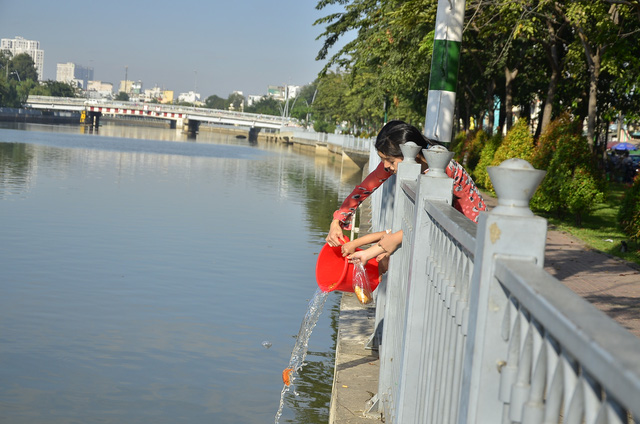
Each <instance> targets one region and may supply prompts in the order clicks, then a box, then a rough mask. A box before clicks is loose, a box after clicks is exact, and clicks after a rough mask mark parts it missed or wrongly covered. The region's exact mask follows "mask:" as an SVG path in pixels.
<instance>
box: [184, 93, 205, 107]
mask: <svg viewBox="0 0 640 424" xmlns="http://www.w3.org/2000/svg"><path fill="white" fill-rule="evenodd" d="M178 102H179V103H180V102H185V103H193V104H195V105H200V104H202V102H200V93H196V92H195V91H189V92H188V93H180V94H178Z"/></svg>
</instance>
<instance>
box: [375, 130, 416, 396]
mask: <svg viewBox="0 0 640 424" xmlns="http://www.w3.org/2000/svg"><path fill="white" fill-rule="evenodd" d="M400 148H401V150H402V153H403V157H404V160H403V161H402V162H401V163H400V164H399V165H398V172H397V173H396V179H395V188H394V193H393V194H394V199H393V205H394V206H393V218H392V220H391V226H390V228H386V229H390V230H391V231H393V232H396V231H399V230H401V229H402V220H403V218H405V217H406V214H407V211H406V204H405V202H403V201H402V200H401V198H402V196H404V193H403V190H402V184H403V183H404V182H406V181H416V180H417V179H418V177H419V175H420V172H421V165H420V164H419V163H417V162H416V160H415V158H416V156H417V154H418V152H419V151H420V146H418V145H417V144H415V143H413V142H408V143H405V144H403V145H401V146H400ZM411 215H413V214H411ZM382 230H385V229H382ZM402 251H403V247H400V248H399V249H398V250H397V251H396V252H395V253H394V255H393V258H392V259H391V260H390V264H389V270H388V271H387V273H386V274H385V275H383V278H382V284H381V286H382V288H383V290H384V291H381V292H379V293H378V295H377V297H376V308H377V309H376V322H380V323H382V328H381V336H380V339H381V346H380V347H379V356H380V376H379V380H378V400H383V399H386V396H388V391H389V387H391V386H392V384H393V383H392V382H393V381H394V379H395V378H397V375H395V371H394V369H395V368H396V367H395V365H396V364H397V361H398V360H399V359H396V363H395V364H394V363H393V361H394V357H395V355H396V351H397V350H398V349H399V346H397V345H394V342H393V340H397V339H398V337H401V335H398V331H401V328H399V327H398V323H397V322H396V323H394V322H389V318H390V317H391V321H393V320H394V318H393V317H396V316H397V315H398V314H399V313H400V310H399V308H400V307H401V305H399V302H401V303H404V299H399V297H401V292H402V290H401V288H400V287H398V285H399V284H398V283H399V281H400V279H401V278H402V269H401V266H400V265H401V262H402V261H401V260H400V256H401V255H402ZM378 291H380V286H378ZM387 324H389V325H387ZM379 331H380V330H379ZM378 407H379V405H378Z"/></svg>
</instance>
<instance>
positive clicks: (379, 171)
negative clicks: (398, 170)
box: [327, 162, 393, 242]
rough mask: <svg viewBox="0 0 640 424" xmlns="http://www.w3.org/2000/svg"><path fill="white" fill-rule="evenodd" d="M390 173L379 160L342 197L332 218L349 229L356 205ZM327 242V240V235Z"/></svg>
mask: <svg viewBox="0 0 640 424" xmlns="http://www.w3.org/2000/svg"><path fill="white" fill-rule="evenodd" d="M391 175H393V174H392V173H390V172H388V171H386V170H385V169H384V163H382V162H380V165H378V166H377V167H376V169H374V170H373V171H371V173H370V174H369V175H367V177H366V178H365V179H364V180H363V181H362V182H361V183H360V184H358V185H357V186H356V187H355V189H354V190H353V191H352V192H351V194H350V195H348V196H347V197H346V198H345V199H344V202H342V205H341V206H340V209H338V210H337V211H335V212H334V214H333V219H334V220H338V221H339V223H340V227H342V228H343V229H345V230H350V229H351V220H352V219H353V214H354V213H355V211H356V209H357V208H358V206H360V204H361V203H362V202H364V200H365V199H366V198H367V197H369V196H370V195H371V193H373V192H374V191H375V190H376V189H377V188H378V187H380V185H382V183H384V182H385V181H386V180H387V179H388V178H389V177H390V176H391ZM332 241H334V240H332ZM327 242H329V240H328V237H327Z"/></svg>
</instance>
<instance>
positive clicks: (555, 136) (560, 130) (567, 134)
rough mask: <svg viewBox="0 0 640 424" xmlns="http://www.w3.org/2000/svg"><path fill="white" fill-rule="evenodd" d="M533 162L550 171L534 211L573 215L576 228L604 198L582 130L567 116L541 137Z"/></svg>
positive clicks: (535, 196)
mask: <svg viewBox="0 0 640 424" xmlns="http://www.w3.org/2000/svg"><path fill="white" fill-rule="evenodd" d="M531 162H532V163H533V164H535V165H537V167H538V168H540V169H544V170H546V171H547V175H546V176H545V178H544V180H543V181H542V184H541V185H540V187H539V188H538V190H537V191H536V193H535V194H534V196H533V199H532V201H531V205H532V207H533V208H534V209H537V210H541V211H546V212H552V213H555V214H556V215H558V216H563V215H565V214H566V213H571V214H573V216H574V219H575V222H576V224H577V225H580V224H581V223H582V216H583V215H584V214H587V213H589V211H591V210H592V209H593V207H594V206H595V204H596V203H598V202H602V201H603V199H604V193H603V186H604V180H603V177H602V174H601V173H600V172H599V171H598V169H597V166H596V163H595V161H594V158H593V155H592V154H591V150H590V148H589V143H588V141H587V138H586V137H585V136H582V135H581V134H580V128H579V127H578V126H577V125H576V124H575V123H574V122H572V121H571V120H569V119H568V118H566V117H562V118H560V119H559V120H558V121H553V122H552V123H551V124H550V125H549V126H548V128H547V129H546V130H545V133H543V134H542V135H541V137H540V142H539V143H538V145H537V146H536V151H535V152H534V153H533V156H532V159H531Z"/></svg>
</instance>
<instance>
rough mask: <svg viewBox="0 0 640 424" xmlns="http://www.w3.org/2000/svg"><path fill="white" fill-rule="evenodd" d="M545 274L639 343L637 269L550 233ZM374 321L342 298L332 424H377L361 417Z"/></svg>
mask: <svg viewBox="0 0 640 424" xmlns="http://www.w3.org/2000/svg"><path fill="white" fill-rule="evenodd" d="M487 203H488V204H489V203H490V201H487ZM491 203H493V202H491ZM544 269H545V270H546V271H547V272H548V273H549V274H551V275H553V276H554V277H555V278H557V279H558V280H560V281H561V282H562V283H563V284H565V285H566V286H567V287H569V288H570V289H572V290H573V291H574V292H575V293H577V294H579V295H580V296H582V297H583V298H585V299H586V300H587V301H589V302H590V303H592V304H593V305H594V306H595V307H597V308H598V309H600V310H601V311H603V312H604V313H606V314H607V315H609V316H610V317H611V318H613V319H614V320H616V321H617V322H618V323H619V324H620V325H621V326H623V327H624V328H626V329H628V330H629V331H630V332H631V333H633V334H635V335H636V336H639V337H640V266H637V265H635V264H633V263H629V262H626V261H623V260H621V259H618V258H614V257H612V256H609V255H607V254H604V253H602V252H599V251H594V250H591V249H589V248H588V247H586V246H585V245H584V244H583V243H582V242H581V241H579V240H577V239H575V238H574V237H572V236H570V235H568V234H566V233H563V232H560V231H554V230H553V229H549V230H548V232H547V246H546V251H545V266H544ZM374 321H375V317H374V313H373V312H372V310H371V309H363V308H361V307H360V306H359V304H358V302H357V300H356V299H355V297H354V295H353V294H352V293H345V294H344V295H343V297H342V303H341V311H340V321H339V324H338V340H337V348H336V363H335V374H334V382H333V391H332V399H331V411H330V419H329V423H330V424H334V423H335V424H365V423H371V422H375V418H374V419H373V420H372V418H366V417H364V415H363V413H364V410H365V409H366V407H367V401H368V400H369V399H370V398H371V397H372V396H373V395H374V394H375V393H377V391H378V387H377V384H378V371H379V361H378V357H377V352H372V351H370V350H366V349H365V348H364V346H365V344H366V342H367V340H368V337H369V335H371V334H372V333H373V325H374Z"/></svg>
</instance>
